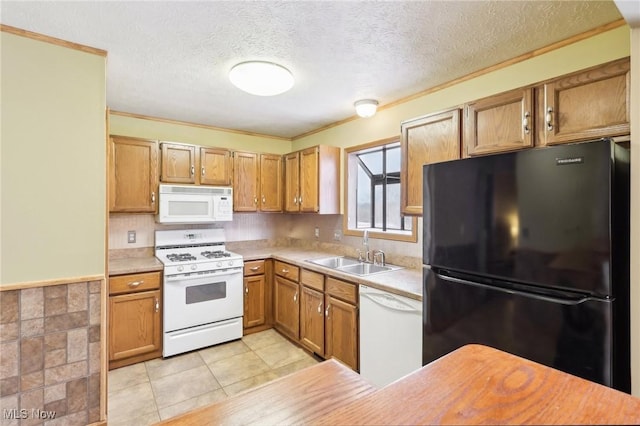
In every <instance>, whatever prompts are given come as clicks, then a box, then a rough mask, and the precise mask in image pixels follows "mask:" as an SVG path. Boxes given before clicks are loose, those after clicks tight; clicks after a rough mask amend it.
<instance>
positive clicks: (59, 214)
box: [0, 32, 106, 285]
mask: <svg viewBox="0 0 640 426" xmlns="http://www.w3.org/2000/svg"><path fill="white" fill-rule="evenodd" d="M0 37H1V39H0V42H1V45H2V52H1V55H2V56H1V59H2V63H1V66H2V86H1V87H2V88H1V102H0V104H1V105H2V113H1V114H2V116H1V123H2V129H1V134H0V141H1V142H0V152H1V156H0V161H1V163H0V165H1V172H0V179H1V182H0V185H1V195H0V205H1V207H0V211H1V215H0V228H1V234H2V243H1V247H2V248H1V250H2V251H1V254H0V257H1V260H0V284H2V285H6V284H12V283H13V284H16V283H24V282H30V281H41V280H55V279H63V278H73V277H80V276H93V275H102V274H104V270H105V266H104V258H105V255H104V251H105V249H104V247H105V220H106V218H105V204H106V203H105V193H106V183H105V175H106V155H105V149H106V145H105V108H106V102H105V81H106V78H105V58H104V57H103V56H99V55H95V54H90V53H84V52H80V51H78V50H72V49H68V48H65V47H61V46H57V45H53V44H48V43H44V42H41V41H35V40H33V39H29V38H25V37H20V36H16V35H13V34H9V33H6V32H2V33H0Z"/></svg>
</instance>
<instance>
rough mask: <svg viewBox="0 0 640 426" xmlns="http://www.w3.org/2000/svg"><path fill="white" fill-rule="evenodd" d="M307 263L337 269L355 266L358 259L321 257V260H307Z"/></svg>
mask: <svg viewBox="0 0 640 426" xmlns="http://www.w3.org/2000/svg"><path fill="white" fill-rule="evenodd" d="M307 262H311V263H315V264H316V265H320V266H326V267H327V268H333V269H338V268H341V267H343V266H348V265H357V264H359V263H360V262H359V261H358V259H352V258H350V257H344V256H333V257H323V258H321V259H308V260H307Z"/></svg>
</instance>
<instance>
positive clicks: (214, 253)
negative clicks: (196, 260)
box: [200, 250, 231, 259]
mask: <svg viewBox="0 0 640 426" xmlns="http://www.w3.org/2000/svg"><path fill="white" fill-rule="evenodd" d="M200 254H201V255H202V256H204V257H206V258H207V259H218V258H220V257H230V256H231V253H227V252H226V251H222V250H216V251H203V252H202V253H200Z"/></svg>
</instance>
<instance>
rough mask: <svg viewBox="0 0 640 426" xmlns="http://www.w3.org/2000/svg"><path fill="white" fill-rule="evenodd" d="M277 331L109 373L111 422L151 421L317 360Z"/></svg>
mask: <svg viewBox="0 0 640 426" xmlns="http://www.w3.org/2000/svg"><path fill="white" fill-rule="evenodd" d="M317 362H318V361H317V360H316V359H315V358H314V357H313V356H311V355H309V354H308V353H307V352H305V351H304V350H302V349H301V348H299V347H298V346H296V345H295V344H293V343H291V342H290V341H289V340H287V339H286V338H284V337H282V336H281V335H280V334H278V333H277V332H276V331H275V330H266V331H263V332H260V333H255V334H250V335H247V336H244V337H243V338H242V339H240V340H235V341H233V342H229V343H223V344H220V345H216V346H212V347H210V348H206V349H202V350H199V351H194V352H189V353H186V354H183V355H176V356H174V357H171V358H167V359H154V360H151V361H146V362H141V363H138V364H134V365H130V366H127V367H122V368H118V369H116V370H111V371H110V372H109V384H108V390H109V392H108V407H109V410H108V417H107V418H108V420H109V426H116V425H148V424H152V423H155V422H158V421H160V420H165V419H168V418H170V417H173V416H176V415H178V414H182V413H184V412H187V411H191V410H193V409H195V408H197V407H201V406H203V405H207V404H210V403H212V402H215V401H220V400H222V399H224V398H226V397H227V396H230V395H234V394H236V393H238V392H241V391H243V390H246V389H250V388H252V387H255V386H258V385H261V384H263V383H266V382H269V381H271V380H273V379H276V378H278V377H281V376H285V375H287V374H290V373H293V372H295V371H298V370H300V369H302V368H305V367H308V366H310V365H313V364H316V363H317Z"/></svg>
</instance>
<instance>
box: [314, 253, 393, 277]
mask: <svg viewBox="0 0 640 426" xmlns="http://www.w3.org/2000/svg"><path fill="white" fill-rule="evenodd" d="M307 262H310V263H315V264H316V265H320V266H324V267H326V268H331V269H335V270H336V271H340V272H344V273H346V274H352V275H359V276H365V275H371V274H378V273H381V272H389V271H396V270H398V269H402V267H401V266H395V265H385V266H381V265H374V264H373V263H364V262H360V261H359V260H358V259H354V258H351V257H344V256H333V257H323V258H320V259H307Z"/></svg>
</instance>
